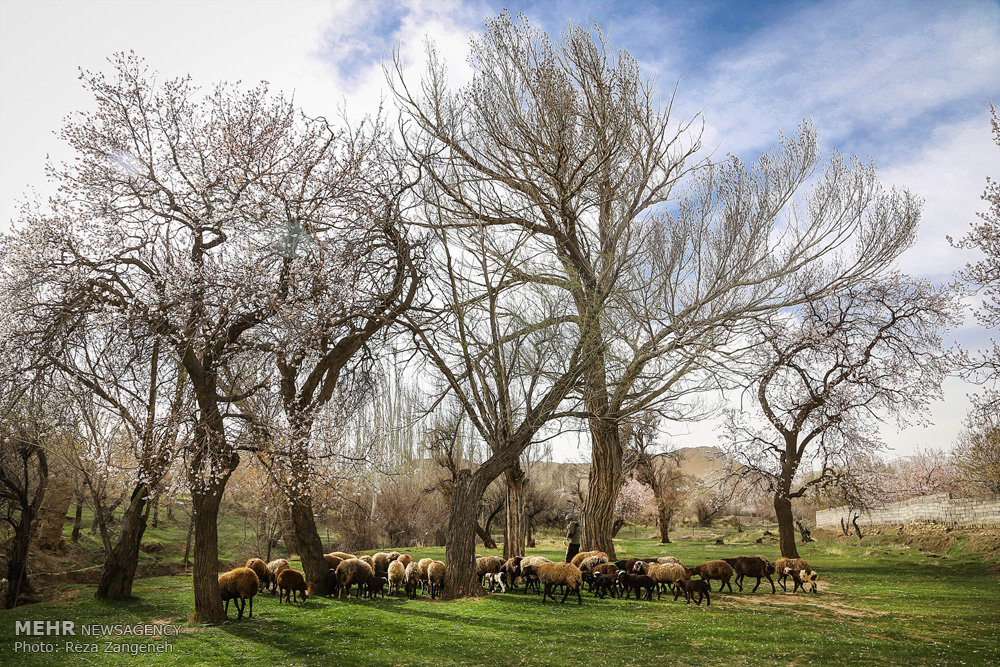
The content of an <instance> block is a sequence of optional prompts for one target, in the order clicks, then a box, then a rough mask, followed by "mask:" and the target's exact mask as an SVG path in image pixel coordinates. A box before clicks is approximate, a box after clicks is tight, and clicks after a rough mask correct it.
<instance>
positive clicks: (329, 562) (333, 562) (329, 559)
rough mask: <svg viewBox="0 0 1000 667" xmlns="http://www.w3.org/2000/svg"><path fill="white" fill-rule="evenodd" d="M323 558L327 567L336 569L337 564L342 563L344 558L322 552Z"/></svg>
mask: <svg viewBox="0 0 1000 667" xmlns="http://www.w3.org/2000/svg"><path fill="white" fill-rule="evenodd" d="M323 560H325V561H326V567H327V569H330V570H336V569H337V566H338V565H340V564H341V563H343V562H344V560H345V559H344V558H341V557H340V556H334V555H333V554H323Z"/></svg>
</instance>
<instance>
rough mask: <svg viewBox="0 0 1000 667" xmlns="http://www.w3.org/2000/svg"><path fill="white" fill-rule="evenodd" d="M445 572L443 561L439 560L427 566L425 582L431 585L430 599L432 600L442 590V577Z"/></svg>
mask: <svg viewBox="0 0 1000 667" xmlns="http://www.w3.org/2000/svg"><path fill="white" fill-rule="evenodd" d="M446 573H447V570H446V569H445V566H444V563H442V562H441V561H439V560H436V561H434V562H432V563H431V564H430V565H429V566H427V583H429V584H430V587H431V599H432V600H433V599H434V598H435V597H437V596H438V595H441V593H442V591H444V577H445V574H446Z"/></svg>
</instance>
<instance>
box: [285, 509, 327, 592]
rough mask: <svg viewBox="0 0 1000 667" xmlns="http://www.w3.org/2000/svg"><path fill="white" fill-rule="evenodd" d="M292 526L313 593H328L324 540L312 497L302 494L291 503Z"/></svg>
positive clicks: (304, 570)
mask: <svg viewBox="0 0 1000 667" xmlns="http://www.w3.org/2000/svg"><path fill="white" fill-rule="evenodd" d="M289 505H290V513H291V519H292V527H293V528H294V529H295V544H296V547H297V549H298V554H299V558H300V559H301V560H302V572H303V574H304V575H305V578H306V583H307V584H309V588H310V590H311V594H312V595H327V594H328V593H329V590H327V576H326V575H327V570H329V568H328V567H327V565H326V560H325V559H324V558H323V541H322V540H321V539H320V537H319V531H318V530H317V529H316V517H315V516H314V515H313V508H312V499H311V498H310V497H308V496H300V497H298V498H295V499H293V500H292V502H290V503H289Z"/></svg>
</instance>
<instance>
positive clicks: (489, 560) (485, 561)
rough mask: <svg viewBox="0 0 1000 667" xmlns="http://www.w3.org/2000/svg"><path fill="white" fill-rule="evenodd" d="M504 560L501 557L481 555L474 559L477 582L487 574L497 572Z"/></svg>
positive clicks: (481, 581)
mask: <svg viewBox="0 0 1000 667" xmlns="http://www.w3.org/2000/svg"><path fill="white" fill-rule="evenodd" d="M503 564H504V560H503V559H502V558H497V557H496V556H482V557H480V558H477V559H476V576H477V577H479V582H480V583H483V580H484V579H485V578H486V575H487V574H493V573H494V572H499V571H500V568H502V567H503Z"/></svg>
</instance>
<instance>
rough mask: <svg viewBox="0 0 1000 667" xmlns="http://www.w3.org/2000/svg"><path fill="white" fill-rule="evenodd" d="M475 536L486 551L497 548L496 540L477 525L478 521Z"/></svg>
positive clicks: (477, 523)
mask: <svg viewBox="0 0 1000 667" xmlns="http://www.w3.org/2000/svg"><path fill="white" fill-rule="evenodd" d="M476 535H477V536H478V537H479V539H480V540H482V541H483V546H484V547H486V548H487V549H496V548H497V542H496V540H494V539H493V536H492V535H490V534H489V532H488V531H487V530H486V529H485V528H483V527H482V526H480V525H479V522H478V521H476Z"/></svg>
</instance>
